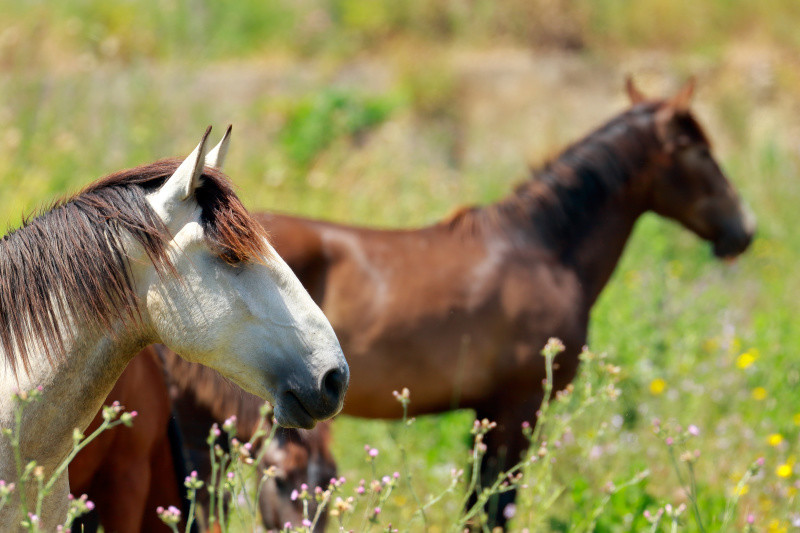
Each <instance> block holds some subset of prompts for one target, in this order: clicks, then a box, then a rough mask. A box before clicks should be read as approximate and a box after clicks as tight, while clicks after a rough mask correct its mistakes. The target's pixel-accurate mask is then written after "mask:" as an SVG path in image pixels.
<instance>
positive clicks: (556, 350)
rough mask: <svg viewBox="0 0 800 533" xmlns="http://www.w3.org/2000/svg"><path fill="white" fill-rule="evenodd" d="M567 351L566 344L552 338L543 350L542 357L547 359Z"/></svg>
mask: <svg viewBox="0 0 800 533" xmlns="http://www.w3.org/2000/svg"><path fill="white" fill-rule="evenodd" d="M564 350H565V347H564V343H563V342H561V340H560V339H557V338H555V337H550V339H548V340H547V344H545V346H544V348H543V349H542V355H543V356H545V357H554V356H556V355H558V354H560V353H561V352H563V351H564Z"/></svg>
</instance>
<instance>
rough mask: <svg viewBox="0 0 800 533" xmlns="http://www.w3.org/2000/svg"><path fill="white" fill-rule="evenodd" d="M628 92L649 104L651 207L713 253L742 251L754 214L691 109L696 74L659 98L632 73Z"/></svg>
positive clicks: (636, 100) (729, 254) (637, 102)
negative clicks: (640, 86)
mask: <svg viewBox="0 0 800 533" xmlns="http://www.w3.org/2000/svg"><path fill="white" fill-rule="evenodd" d="M627 92H628V96H629V98H630V100H631V102H632V104H633V105H634V106H637V105H645V106H649V107H650V108H651V109H652V122H653V124H652V125H653V130H652V131H653V134H654V137H655V139H656V150H657V152H658V153H657V154H656V155H655V157H653V158H652V160H653V161H654V167H655V168H654V169H653V171H652V172H651V173H650V175H651V177H652V182H651V188H650V198H649V202H648V203H649V205H650V208H651V209H652V210H653V211H655V212H656V213H658V214H660V215H662V216H665V217H668V218H671V219H673V220H675V221H677V222H679V223H681V224H682V225H683V226H685V227H686V228H688V229H689V230H691V231H693V232H694V233H696V234H697V235H698V236H699V237H700V238H702V239H705V240H707V241H709V242H711V243H712V246H713V250H714V255H716V256H717V257H721V258H732V257H735V256H737V255H739V254H741V253H742V252H744V251H745V250H746V249H747V247H748V246H749V245H750V242H751V241H752V239H753V235H754V233H755V217H754V216H753V214H752V213H751V211H750V210H749V209H748V208H747V207H746V206H745V205H744V204H743V202H742V200H741V199H740V198H739V195H738V193H737V192H736V190H735V189H734V188H733V186H732V185H731V183H730V182H729V181H728V178H727V177H726V176H725V174H724V173H723V171H722V169H721V168H720V166H719V164H718V163H717V161H716V160H715V159H714V156H713V155H712V152H711V144H710V142H709V141H708V138H707V137H706V135H705V133H704V132H703V129H702V128H701V127H700V124H699V123H698V122H697V120H696V119H695V117H694V116H693V114H692V112H691V110H690V103H691V98H692V94H693V92H694V79H692V80H690V81H689V82H688V83H687V84H686V85H684V87H683V88H681V89H680V90H679V91H678V93H677V94H676V95H675V96H673V97H672V98H669V99H666V100H661V101H652V100H648V99H647V98H646V97H645V96H644V95H643V94H642V93H641V92H640V91H639V90H638V89H637V88H636V87H635V86H634V85H633V82H632V81H631V80H630V79H628V81H627Z"/></svg>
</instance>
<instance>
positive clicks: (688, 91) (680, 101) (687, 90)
mask: <svg viewBox="0 0 800 533" xmlns="http://www.w3.org/2000/svg"><path fill="white" fill-rule="evenodd" d="M695 81H696V80H695V77H694V76H692V77H691V78H689V80H688V81H687V82H686V83H685V84H684V85H683V87H681V90H680V91H678V94H676V95H675V96H673V97H672V99H671V100H670V103H671V104H672V107H673V108H674V109H675V110H676V111H679V112H687V111H689V106H690V105H691V103H692V95H693V94H694V86H695Z"/></svg>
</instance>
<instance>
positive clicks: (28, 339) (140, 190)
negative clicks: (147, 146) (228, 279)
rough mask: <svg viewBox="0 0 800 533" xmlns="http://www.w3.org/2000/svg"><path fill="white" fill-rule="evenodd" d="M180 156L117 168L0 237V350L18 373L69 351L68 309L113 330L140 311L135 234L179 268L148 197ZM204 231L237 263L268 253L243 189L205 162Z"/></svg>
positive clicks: (162, 265)
mask: <svg viewBox="0 0 800 533" xmlns="http://www.w3.org/2000/svg"><path fill="white" fill-rule="evenodd" d="M179 164H180V160H178V159H164V160H161V161H157V162H155V163H152V164H149V165H143V166H139V167H136V168H133V169H129V170H123V171H120V172H116V173H114V174H111V175H109V176H107V177H105V178H103V179H101V180H99V181H97V182H95V183H93V184H91V185H89V186H88V187H87V188H85V189H84V190H83V191H81V192H80V193H78V194H77V195H75V196H73V197H69V198H64V199H61V200H59V201H57V202H55V203H54V204H53V205H52V206H50V208H49V209H46V210H44V211H42V212H39V213H38V216H36V217H35V218H26V219H25V220H24V221H23V225H22V227H21V228H19V229H17V230H16V231H12V232H10V233H9V234H7V235H6V236H4V237H3V238H2V239H0V351H2V352H3V354H4V355H5V358H6V361H7V363H8V364H9V366H10V367H11V370H12V372H13V374H14V375H15V376H16V375H17V372H18V366H19V363H20V362H21V363H22V366H23V368H24V369H25V371H26V372H27V371H29V370H30V357H31V354H33V353H35V352H36V351H41V352H43V353H44V354H45V355H46V357H47V358H48V360H49V361H51V362H52V361H53V360H54V358H57V357H59V356H61V354H62V353H63V350H64V343H65V336H66V335H67V333H68V332H67V331H65V329H66V327H65V326H64V324H63V321H64V318H65V317H81V318H86V319H88V320H89V322H90V325H94V326H98V327H101V328H103V329H105V330H106V331H110V330H111V327H112V325H113V323H114V322H115V321H116V320H118V319H120V318H125V317H128V318H131V319H134V320H137V319H139V317H138V316H137V311H136V310H137V309H138V306H137V302H136V297H135V291H134V287H133V285H132V279H131V275H130V265H129V257H128V255H127V253H126V250H125V245H124V241H125V238H126V234H127V235H129V236H131V237H133V239H134V240H135V241H136V242H138V243H139V244H140V245H141V246H142V247H143V248H144V251H145V253H146V254H147V256H148V257H149V258H150V260H151V261H152V262H153V264H154V265H155V267H156V269H157V270H158V272H159V274H161V275H163V274H165V273H174V267H173V265H172V264H171V262H170V260H169V258H168V256H167V253H166V243H167V242H168V241H169V240H170V235H169V231H168V230H167V228H166V226H165V225H164V223H163V222H162V221H161V219H160V218H159V217H158V215H156V213H155V212H154V211H153V210H152V208H151V207H150V204H149V203H148V202H147V200H146V198H145V196H146V194H147V193H149V192H151V191H154V190H155V189H157V188H158V187H159V186H160V185H162V184H163V183H164V182H165V181H166V179H167V178H168V177H169V176H171V175H172V174H173V173H174V172H175V170H176V169H177V168H178V165H179ZM195 199H196V201H197V203H198V205H199V206H200V208H201V213H202V214H201V222H202V225H203V229H204V231H205V236H206V238H207V239H208V241H209V243H210V244H211V246H212V247H213V248H214V249H215V250H216V251H217V252H218V253H219V255H220V257H222V258H223V259H225V260H226V261H228V262H229V263H232V264H235V263H237V262H240V261H246V260H250V259H255V258H258V257H262V256H265V255H266V254H267V253H268V251H267V246H266V245H265V243H266V240H265V239H264V237H265V233H264V230H263V229H262V228H261V226H260V225H259V224H258V223H256V222H255V221H254V220H253V219H252V218H251V216H250V214H249V213H248V212H247V211H246V210H245V208H244V206H243V205H242V203H241V202H240V201H239V199H238V198H237V197H236V195H235V193H234V191H233V187H232V185H231V183H230V181H229V180H228V179H227V178H226V177H225V176H224V175H223V174H222V173H221V172H219V171H217V170H214V169H212V168H209V167H206V168H205V170H204V172H203V179H202V184H201V186H200V187H198V189H197V190H196V193H195Z"/></svg>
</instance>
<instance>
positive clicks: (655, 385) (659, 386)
mask: <svg viewBox="0 0 800 533" xmlns="http://www.w3.org/2000/svg"><path fill="white" fill-rule="evenodd" d="M666 388H667V382H666V381H664V380H663V379H661V378H656V379H654V380H653V381H651V382H650V392H651V393H652V394H654V395H655V396H658V395H659V394H661V393H663V392H664V390H666Z"/></svg>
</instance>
